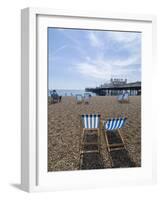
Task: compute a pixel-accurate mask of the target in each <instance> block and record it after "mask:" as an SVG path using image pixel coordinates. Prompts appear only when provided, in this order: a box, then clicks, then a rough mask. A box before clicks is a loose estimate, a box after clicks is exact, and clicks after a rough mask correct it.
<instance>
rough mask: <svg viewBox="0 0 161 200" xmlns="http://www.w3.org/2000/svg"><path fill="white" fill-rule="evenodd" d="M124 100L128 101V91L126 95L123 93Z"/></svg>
mask: <svg viewBox="0 0 161 200" xmlns="http://www.w3.org/2000/svg"><path fill="white" fill-rule="evenodd" d="M122 99H123V100H124V101H128V100H129V93H128V92H126V93H125V94H124V95H123V98H122Z"/></svg>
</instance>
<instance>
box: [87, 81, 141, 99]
mask: <svg viewBox="0 0 161 200" xmlns="http://www.w3.org/2000/svg"><path fill="white" fill-rule="evenodd" d="M85 91H86V92H93V93H95V94H96V95H98V96H117V95H119V94H121V93H123V92H125V91H126V92H128V93H129V95H130V96H137V95H141V82H140V81H137V82H133V83H127V80H126V79H125V80H124V81H123V80H122V79H121V80H120V79H117V80H116V79H111V83H110V84H104V85H100V86H99V87H96V88H85Z"/></svg>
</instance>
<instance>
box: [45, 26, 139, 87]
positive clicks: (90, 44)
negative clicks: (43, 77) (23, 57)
mask: <svg viewBox="0 0 161 200" xmlns="http://www.w3.org/2000/svg"><path fill="white" fill-rule="evenodd" d="M111 78H122V79H125V78H127V81H128V82H134V81H140V80H141V33H138V32H120V31H98V30H81V29H63V28H48V83H49V89H84V88H86V87H96V86H99V85H100V84H103V83H105V82H109V80H110V79H111Z"/></svg>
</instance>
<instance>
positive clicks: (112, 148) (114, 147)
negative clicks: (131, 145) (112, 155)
mask: <svg viewBox="0 0 161 200" xmlns="http://www.w3.org/2000/svg"><path fill="white" fill-rule="evenodd" d="M103 131H104V136H105V141H106V145H107V149H108V151H109V152H111V151H115V150H120V149H126V146H125V142H124V139H123V137H122V135H121V133H120V130H119V129H118V130H115V131H118V135H119V136H120V138H121V143H118V144H109V142H108V131H106V130H105V129H103Z"/></svg>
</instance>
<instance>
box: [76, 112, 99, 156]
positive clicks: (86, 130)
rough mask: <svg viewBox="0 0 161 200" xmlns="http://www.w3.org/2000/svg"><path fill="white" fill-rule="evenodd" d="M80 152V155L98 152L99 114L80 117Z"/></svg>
mask: <svg viewBox="0 0 161 200" xmlns="http://www.w3.org/2000/svg"><path fill="white" fill-rule="evenodd" d="M81 128H82V130H81V132H82V138H81V150H80V154H82V153H99V152H100V114H83V115H82V116H81Z"/></svg>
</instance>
